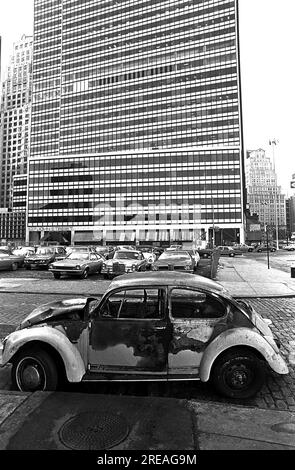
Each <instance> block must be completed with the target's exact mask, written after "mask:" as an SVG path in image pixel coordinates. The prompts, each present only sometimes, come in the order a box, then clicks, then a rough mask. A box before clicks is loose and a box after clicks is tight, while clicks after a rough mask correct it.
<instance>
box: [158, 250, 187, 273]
mask: <svg viewBox="0 0 295 470" xmlns="http://www.w3.org/2000/svg"><path fill="white" fill-rule="evenodd" d="M195 267H196V262H195V260H194V258H192V257H191V255H190V254H189V252H188V251H187V250H169V251H168V250H166V251H164V253H162V254H161V255H160V256H159V258H158V259H157V261H156V262H155V263H154V264H153V265H152V270H153V271H185V272H189V273H192V272H194V270H195Z"/></svg>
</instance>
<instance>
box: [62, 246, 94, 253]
mask: <svg viewBox="0 0 295 470" xmlns="http://www.w3.org/2000/svg"><path fill="white" fill-rule="evenodd" d="M72 251H84V252H87V253H88V251H95V248H94V247H93V246H92V245H70V246H67V247H66V253H67V254H70V253H72Z"/></svg>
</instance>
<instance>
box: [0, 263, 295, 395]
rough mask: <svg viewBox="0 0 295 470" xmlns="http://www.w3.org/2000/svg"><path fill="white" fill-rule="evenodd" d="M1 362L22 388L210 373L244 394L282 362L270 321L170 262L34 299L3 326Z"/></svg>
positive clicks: (226, 390) (220, 385)
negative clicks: (9, 327) (12, 325)
mask: <svg viewBox="0 0 295 470" xmlns="http://www.w3.org/2000/svg"><path fill="white" fill-rule="evenodd" d="M0 357H1V359H2V361H1V362H2V365H4V364H7V363H12V381H13V384H14V386H15V387H16V388H17V389H19V390H22V391H35V390H55V389H56V387H57V385H58V381H59V379H60V378H61V377H63V376H64V377H65V378H66V379H67V380H68V381H69V382H81V381H111V380H114V381H129V380H130V381H143V380H149V381H150V380H155V381H156V380H159V381H170V380H171V381H172V380H196V379H199V380H201V381H203V382H207V381H209V380H210V381H211V382H212V384H213V385H214V386H215V387H216V389H217V390H218V391H219V392H220V393H222V394H223V395H225V396H228V397H233V398H248V397H251V396H252V395H254V394H255V393H257V391H258V390H259V389H260V388H261V387H262V385H263V383H264V378H265V371H266V367H265V365H266V364H269V366H270V367H271V368H272V369H273V370H274V371H275V372H277V373H278V374H287V373H288V367H287V365H286V363H285V361H284V359H283V358H282V356H281V355H280V353H279V349H278V345H277V343H276V341H275V339H274V337H273V335H272V332H271V330H270V328H269V322H267V321H266V320H264V319H262V317H261V316H260V315H258V314H257V313H256V312H255V311H254V310H253V309H252V308H250V307H249V306H248V305H247V304H246V303H242V302H241V303H239V302H238V301H236V300H235V299H233V298H232V297H231V296H230V295H229V294H228V293H227V291H225V289H224V288H223V287H222V286H221V285H220V284H218V283H216V282H214V281H211V280H209V279H206V278H204V277H201V276H196V275H193V274H189V273H187V274H185V273H175V272H165V273H161V272H146V273H134V274H128V275H123V276H120V277H118V278H116V280H114V281H113V282H112V283H111V284H110V286H109V288H108V290H107V291H106V293H105V294H104V295H103V297H102V298H101V299H100V300H99V299H96V298H86V297H85V298H80V299H71V300H63V301H60V302H52V303H49V304H45V305H42V306H40V307H38V308H36V309H35V310H33V312H32V313H31V314H30V315H29V316H28V317H27V318H26V319H25V320H24V321H23V322H22V323H21V324H20V326H19V327H18V328H17V330H16V331H14V332H13V333H11V334H10V335H8V336H7V337H6V338H5V340H4V342H3V345H2V354H1V356H0ZM1 362H0V364H1Z"/></svg>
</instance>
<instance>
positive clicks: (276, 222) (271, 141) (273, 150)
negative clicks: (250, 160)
mask: <svg viewBox="0 0 295 470" xmlns="http://www.w3.org/2000/svg"><path fill="white" fill-rule="evenodd" d="M277 143H278V140H276V139H272V140H270V141H269V144H270V145H271V146H272V159H273V169H274V173H275V225H276V244H277V250H278V249H279V227H278V205H277V202H278V201H277V199H278V194H277V191H278V185H277V174H276V163H275V148H274V146H275V145H277Z"/></svg>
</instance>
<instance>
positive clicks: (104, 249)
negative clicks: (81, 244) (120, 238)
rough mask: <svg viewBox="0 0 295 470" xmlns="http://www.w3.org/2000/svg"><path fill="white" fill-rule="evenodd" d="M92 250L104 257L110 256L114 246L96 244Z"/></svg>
mask: <svg viewBox="0 0 295 470" xmlns="http://www.w3.org/2000/svg"><path fill="white" fill-rule="evenodd" d="M93 251H94V252H95V253H97V254H98V255H101V256H103V257H104V258H106V259H108V258H112V255H113V254H114V252H115V249H114V247H108V246H104V245H98V246H94V247H93Z"/></svg>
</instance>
